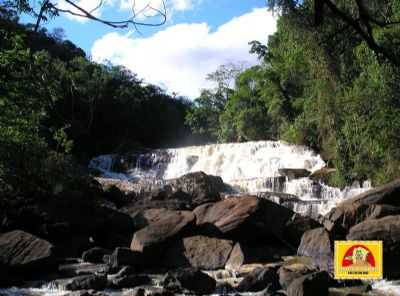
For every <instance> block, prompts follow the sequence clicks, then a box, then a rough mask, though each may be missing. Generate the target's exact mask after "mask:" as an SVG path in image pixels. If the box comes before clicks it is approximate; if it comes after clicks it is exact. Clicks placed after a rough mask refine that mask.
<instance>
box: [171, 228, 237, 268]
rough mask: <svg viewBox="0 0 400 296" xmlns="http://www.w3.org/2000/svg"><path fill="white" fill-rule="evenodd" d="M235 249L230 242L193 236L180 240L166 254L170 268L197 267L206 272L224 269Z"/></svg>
mask: <svg viewBox="0 0 400 296" xmlns="http://www.w3.org/2000/svg"><path fill="white" fill-rule="evenodd" d="M232 248H233V242H232V241H230V240H224V239H217V238H211V237H206V236H192V237H186V238H183V239H180V240H178V241H177V242H176V243H174V244H172V245H171V246H170V247H169V248H168V249H167V251H166V253H165V258H164V260H163V262H164V263H165V264H166V266H168V267H196V268H200V269H205V270H215V269H220V268H224V266H225V263H226V261H227V260H228V258H229V255H230V253H231V251H232Z"/></svg>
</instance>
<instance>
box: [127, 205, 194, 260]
mask: <svg viewBox="0 0 400 296" xmlns="http://www.w3.org/2000/svg"><path fill="white" fill-rule="evenodd" d="M194 219H195V217H194V215H193V213H192V212H188V211H176V212H173V213H172V214H171V215H168V216H167V217H165V218H163V219H160V220H158V221H157V222H155V223H152V224H150V225H148V226H146V227H145V228H143V229H141V230H139V231H137V232H136V233H135V234H134V236H133V239H132V243H131V250H133V251H136V252H141V253H144V254H151V255H152V256H153V258H154V259H156V258H155V257H157V256H158V255H159V254H160V252H162V250H163V248H164V247H165V246H166V244H168V242H170V241H171V240H173V239H177V238H179V235H181V234H183V233H185V232H188V231H189V230H190V229H191V228H192V226H193V224H194Z"/></svg>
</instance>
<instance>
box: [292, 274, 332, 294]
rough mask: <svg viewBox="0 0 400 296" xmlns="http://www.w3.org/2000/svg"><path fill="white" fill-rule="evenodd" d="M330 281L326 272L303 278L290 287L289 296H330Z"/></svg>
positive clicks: (296, 280)
mask: <svg viewBox="0 0 400 296" xmlns="http://www.w3.org/2000/svg"><path fill="white" fill-rule="evenodd" d="M330 281H331V279H330V277H329V274H328V273H327V272H326V271H321V272H314V273H311V274H307V275H304V276H301V277H299V278H297V279H295V280H293V282H292V283H291V284H290V285H289V287H288V289H287V296H316V295H318V296H328V295H329V290H328V288H329V285H330Z"/></svg>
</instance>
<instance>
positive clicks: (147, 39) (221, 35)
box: [46, 0, 276, 98]
mask: <svg viewBox="0 0 400 296" xmlns="http://www.w3.org/2000/svg"><path fill="white" fill-rule="evenodd" d="M57 1H58V3H60V4H59V5H67V4H65V3H64V4H63V3H62V1H63V0H57ZM97 1H98V0H77V1H76V2H77V3H79V4H80V5H82V6H83V7H86V8H87V9H89V10H90V9H91V8H92V7H93V6H96V4H97ZM132 1H134V0H105V1H104V2H105V3H106V5H105V6H104V7H103V8H102V9H101V10H100V11H98V12H97V13H98V15H99V16H101V17H102V18H105V19H112V20H120V19H124V17H126V16H128V15H129V13H130V11H129V10H128V9H127V8H128V7H130V6H131V4H132ZM165 1H166V4H167V15H168V21H167V23H166V24H164V25H163V26H161V27H139V30H140V33H138V32H137V31H135V29H134V28H133V27H130V28H128V29H114V28H110V27H108V26H105V25H103V24H100V23H97V22H93V21H90V20H84V19H82V18H77V17H73V18H71V16H66V15H61V16H59V17H57V18H55V19H53V20H51V21H50V22H48V23H47V24H46V27H47V29H48V30H49V31H51V30H52V29H53V28H56V27H62V28H63V29H64V30H65V33H66V38H67V39H69V40H71V41H72V42H74V43H75V44H77V45H78V46H80V47H81V48H82V49H84V50H85V52H86V53H87V54H88V55H89V56H91V57H92V58H93V60H94V61H97V62H103V61H110V62H112V63H113V64H120V65H124V66H126V67H127V68H129V69H131V70H132V71H133V72H135V73H138V75H139V77H141V78H143V79H144V80H145V81H146V82H149V83H154V84H158V85H160V86H162V87H164V88H165V89H166V90H167V91H168V92H177V93H178V94H180V95H184V96H187V97H190V98H195V97H196V96H198V94H199V92H200V89H201V88H204V87H210V84H209V82H207V81H206V80H205V77H206V75H207V74H208V73H210V72H212V71H214V70H216V69H217V67H218V66H220V65H221V64H226V63H234V64H245V65H247V66H250V65H253V64H255V63H257V59H256V57H255V56H252V55H250V54H249V53H248V49H249V47H248V42H249V41H252V40H254V39H256V40H260V41H262V42H266V41H267V37H268V35H269V34H272V33H273V32H274V31H275V29H276V19H275V18H274V17H273V16H272V14H271V13H270V12H269V11H267V9H266V4H265V0H165ZM149 2H150V4H151V5H152V6H157V5H161V0H136V4H137V7H138V8H140V5H142V6H143V7H145V5H146V4H148V3H149ZM149 14H151V11H149V12H146V15H149ZM139 20H141V21H143V20H144V21H151V20H152V19H151V18H149V17H147V18H146V17H145V16H144V15H142V17H141V18H140V19H139Z"/></svg>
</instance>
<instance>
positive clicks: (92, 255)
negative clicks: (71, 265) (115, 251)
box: [82, 247, 111, 263]
mask: <svg viewBox="0 0 400 296" xmlns="http://www.w3.org/2000/svg"><path fill="white" fill-rule="evenodd" d="M109 254H111V251H110V250H108V249H104V248H99V247H95V248H92V249H89V250H87V251H85V252H83V254H82V260H83V261H84V262H90V263H102V262H103V257H104V255H109Z"/></svg>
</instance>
